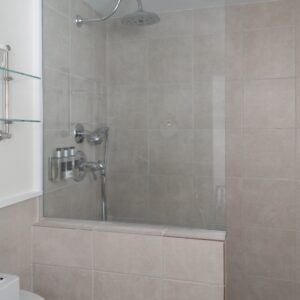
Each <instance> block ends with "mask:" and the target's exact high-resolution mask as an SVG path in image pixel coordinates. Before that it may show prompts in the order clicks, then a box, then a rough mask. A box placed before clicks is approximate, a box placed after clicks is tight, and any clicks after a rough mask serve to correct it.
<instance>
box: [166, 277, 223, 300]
mask: <svg viewBox="0 0 300 300" xmlns="http://www.w3.org/2000/svg"><path fill="white" fill-rule="evenodd" d="M162 299H164V300H199V299H210V300H223V299H224V287H222V286H213V285H206V284H195V283H190V282H181V281H171V280H164V281H163V298H162Z"/></svg>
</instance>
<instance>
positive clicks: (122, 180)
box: [98, 173, 149, 221]
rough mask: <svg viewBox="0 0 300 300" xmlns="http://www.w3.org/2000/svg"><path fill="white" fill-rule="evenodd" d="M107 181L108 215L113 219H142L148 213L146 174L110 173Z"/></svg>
mask: <svg viewBox="0 0 300 300" xmlns="http://www.w3.org/2000/svg"><path fill="white" fill-rule="evenodd" d="M108 182H109V185H108V186H107V197H108V199H109V211H108V213H109V215H110V216H111V217H112V218H113V219H114V218H116V219H119V218H120V219H124V220H125V219H128V221H129V220H140V221H142V220H144V219H145V217H146V216H147V214H148V199H149V192H148V182H147V176H141V175H135V174H131V173H127V174H126V173H124V174H111V175H109V176H108ZM133 187H134V188H133ZM98 201H99V200H98Z"/></svg>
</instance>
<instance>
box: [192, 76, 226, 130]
mask: <svg viewBox="0 0 300 300" xmlns="http://www.w3.org/2000/svg"><path fill="white" fill-rule="evenodd" d="M225 93H226V83H225V80H224V79H223V78H214V79H213V80H207V81H201V82H198V83H197V84H195V85H194V106H193V107H192V106H191V107H190V111H191V109H192V108H193V111H194V126H195V128H197V129H224V128H225ZM190 118H191V119H192V116H190Z"/></svg>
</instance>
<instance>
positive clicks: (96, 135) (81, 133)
mask: <svg viewBox="0 0 300 300" xmlns="http://www.w3.org/2000/svg"><path fill="white" fill-rule="evenodd" d="M108 131H109V127H100V128H98V129H96V130H95V131H92V132H91V131H88V130H85V129H84V127H83V125H82V124H76V126H75V128H74V138H75V141H76V143H77V144H81V143H82V142H83V141H84V139H85V138H86V139H87V141H88V143H89V144H90V145H100V144H102V142H103V141H106V140H107V138H108Z"/></svg>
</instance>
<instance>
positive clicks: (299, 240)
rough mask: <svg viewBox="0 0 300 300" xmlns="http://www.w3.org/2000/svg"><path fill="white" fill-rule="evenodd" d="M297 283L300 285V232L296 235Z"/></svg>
mask: <svg viewBox="0 0 300 300" xmlns="http://www.w3.org/2000/svg"><path fill="white" fill-rule="evenodd" d="M298 216H299V215H298ZM296 281H297V282H298V283H300V232H297V233H296ZM297 295H299V294H298V293H297Z"/></svg>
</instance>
